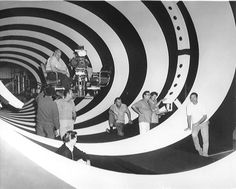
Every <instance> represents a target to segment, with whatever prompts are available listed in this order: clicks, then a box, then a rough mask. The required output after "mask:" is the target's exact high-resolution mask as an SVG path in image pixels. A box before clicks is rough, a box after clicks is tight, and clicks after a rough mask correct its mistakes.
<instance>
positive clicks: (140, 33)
mask: <svg viewBox="0 0 236 189" xmlns="http://www.w3.org/2000/svg"><path fill="white" fill-rule="evenodd" d="M0 5H1V6H0V64H1V63H7V64H18V65H21V66H23V67H25V68H26V69H28V70H29V71H30V72H31V73H32V74H33V75H34V77H35V78H36V80H37V81H38V82H42V80H43V75H42V72H41V70H40V63H42V62H45V61H46V60H47V58H48V57H49V56H50V55H51V54H52V52H53V51H54V50H55V49H56V48H59V49H61V50H62V52H63V54H62V60H63V61H64V62H65V63H66V64H68V62H69V59H70V58H71V57H72V54H73V51H74V50H75V49H76V48H77V45H78V44H80V45H84V46H85V48H86V50H87V52H88V56H89V59H90V60H91V63H92V66H93V68H94V71H100V70H108V71H110V73H111V82H110V83H109V85H108V86H107V87H105V88H102V89H101V91H99V94H98V95H97V96H95V97H94V98H93V99H90V100H87V99H76V100H75V102H76V110H77V119H76V124H75V129H76V130H77V132H78V134H79V135H80V137H82V136H83V137H87V138H88V139H89V138H90V137H91V136H92V135H99V134H103V133H104V131H105V128H106V127H107V124H108V123H107V119H108V109H109V107H110V105H111V104H112V103H113V100H114V99H115V98H116V97H117V96H121V98H122V100H123V102H124V103H126V104H127V105H128V106H129V107H130V106H131V105H132V104H133V103H134V102H136V101H137V100H139V99H140V98H141V95H142V93H143V92H144V91H145V90H150V91H157V92H158V93H159V94H160V95H159V97H158V98H159V100H160V99H162V98H166V99H167V102H168V103H173V111H172V112H169V113H168V114H167V115H166V117H165V119H163V120H162V123H161V124H160V125H159V126H158V127H157V128H154V129H152V130H151V131H150V132H149V133H147V135H143V136H135V137H130V138H128V139H126V140H119V141H113V142H108V141H104V142H103V143H90V144H86V143H83V144H77V145H81V148H82V149H84V150H85V151H86V152H88V153H90V154H92V155H100V156H113V157H118V156H127V155H133V156H136V155H138V154H139V155H140V154H141V153H148V155H150V154H151V153H150V152H151V151H153V150H159V149H161V148H165V147H168V146H169V145H171V144H173V143H175V142H178V141H179V140H182V139H183V138H185V137H187V136H188V135H189V134H190V133H186V132H184V128H185V126H186V124H187V123H186V115H185V108H186V104H187V103H188V96H189V94H190V92H192V91H197V92H199V96H200V97H201V99H200V100H201V101H203V102H204V103H205V104H206V106H207V112H208V115H209V118H211V116H212V115H214V113H215V112H216V111H217V109H218V108H219V107H220V105H221V104H222V102H223V101H224V99H225V98H226V95H227V93H228V91H229V89H230V86H231V84H232V81H233V78H234V74H235V64H234V63H233V60H234V59H235V57H233V55H234V53H233V52H234V50H235V45H234V43H233V44H232V43H231V39H230V38H231V36H235V26H234V27H232V23H233V22H232V20H233V16H232V13H231V12H230V13H229V12H228V10H231V9H229V5H228V4H227V3H225V4H223V5H224V6H221V4H217V3H216V4H214V6H210V5H209V4H207V5H206V6H204V4H201V3H197V5H198V6H199V7H198V6H197V7H194V6H193V5H192V4H191V3H190V2H189V3H188V2H169V1H166V2H165V1H164V2H161V1H143V2H142V1H141V2H139V1H138V2H137V1H134V2H133V1H128V2H126V1H124V2H123V1H120V2H116V1H110V2H100V1H98V2H95V1H72V2H64V1H61V2H50V1H45V2H44V1H43V2H7V1H5V2H1V3H0ZM209 10H210V11H209ZM198 12H201V13H202V15H199V14H200V13H198ZM216 12H217V14H219V16H218V15H211V14H213V13H216ZM210 13H211V14H210ZM208 14H209V15H208ZM203 17H204V19H203ZM226 18H227V19H226ZM228 18H230V19H228ZM209 23H212V25H213V26H214V27H212V28H211V27H210V26H209ZM220 25H222V27H223V26H224V27H225V29H224V28H222V27H221V26H220ZM214 29H215V30H216V31H215V30H214ZM206 30H207V31H208V32H209V33H210V36H206ZM232 40H233V39H232ZM217 43H218V44H220V46H217ZM235 44H236V43H235ZM223 49H228V51H227V53H226V52H225V51H223ZM213 61H214V62H213ZM224 61H226V62H227V63H226V64H225V65H223V64H222V62H224ZM221 73H222V74H223V75H221ZM214 82H217V84H218V85H219V86H220V87H216V86H215V83H214ZM219 88H221V89H222V90H221V91H220V90H219ZM34 103H35V102H34V101H33V100H32V101H30V102H28V103H27V104H25V106H24V107H23V108H22V109H21V110H20V111H18V112H17V113H16V112H15V113H14V112H6V113H3V114H0V118H1V119H2V120H4V121H5V122H7V123H9V124H11V125H13V126H14V128H15V130H16V131H17V133H19V134H20V135H23V136H25V137H26V138H27V139H30V140H31V141H33V142H34V143H37V144H40V145H41V146H44V147H45V146H46V148H47V149H50V148H56V147H58V146H59V145H60V144H61V143H60V141H56V140H51V139H46V138H43V137H39V136H37V135H35V134H34V131H35V104H34ZM131 113H132V119H133V120H134V122H135V123H137V119H136V117H137V115H136V114H135V113H134V112H133V111H131ZM132 126H134V127H135V126H137V124H136V125H135V124H134V125H132ZM19 138H20V137H19ZM41 163H42V162H41ZM42 164H43V163H42Z"/></svg>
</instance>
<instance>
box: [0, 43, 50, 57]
mask: <svg viewBox="0 0 236 189" xmlns="http://www.w3.org/2000/svg"><path fill="white" fill-rule="evenodd" d="M0 48H18V49H25V50H28V51H32V52H34V53H36V54H38V55H40V56H41V57H43V58H45V59H47V58H48V55H47V54H45V53H44V52H43V51H40V50H38V49H35V48H33V47H29V46H25V45H18V44H4V45H0Z"/></svg>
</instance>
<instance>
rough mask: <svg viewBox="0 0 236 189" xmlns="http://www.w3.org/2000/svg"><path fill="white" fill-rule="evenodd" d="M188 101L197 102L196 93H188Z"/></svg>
mask: <svg viewBox="0 0 236 189" xmlns="http://www.w3.org/2000/svg"><path fill="white" fill-rule="evenodd" d="M190 101H191V102H192V103H193V104H197V103H198V94H197V93H195V92H193V93H191V95H190Z"/></svg>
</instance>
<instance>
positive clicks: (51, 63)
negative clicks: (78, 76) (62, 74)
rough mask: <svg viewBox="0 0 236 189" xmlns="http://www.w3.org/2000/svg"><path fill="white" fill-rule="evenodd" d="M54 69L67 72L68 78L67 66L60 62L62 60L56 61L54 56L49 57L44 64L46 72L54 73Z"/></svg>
mask: <svg viewBox="0 0 236 189" xmlns="http://www.w3.org/2000/svg"><path fill="white" fill-rule="evenodd" d="M56 69H58V70H62V71H66V72H67V74H66V75H67V76H68V77H69V76H70V75H69V71H68V68H67V66H66V65H65V64H64V62H62V60H61V59H60V60H59V61H58V60H57V58H56V57H55V56H51V57H49V59H48V60H47V64H46V71H55V70H56Z"/></svg>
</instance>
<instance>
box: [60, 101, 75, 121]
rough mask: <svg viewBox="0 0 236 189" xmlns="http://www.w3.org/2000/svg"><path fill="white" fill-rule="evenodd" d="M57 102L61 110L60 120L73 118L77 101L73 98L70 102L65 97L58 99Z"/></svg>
mask: <svg viewBox="0 0 236 189" xmlns="http://www.w3.org/2000/svg"><path fill="white" fill-rule="evenodd" d="M55 102H56V103H57V107H58V111H59V119H60V120H72V119H73V114H74V113H75V103H74V101H73V100H70V101H69V102H68V101H66V100H65V99H58V100H56V101H55Z"/></svg>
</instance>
